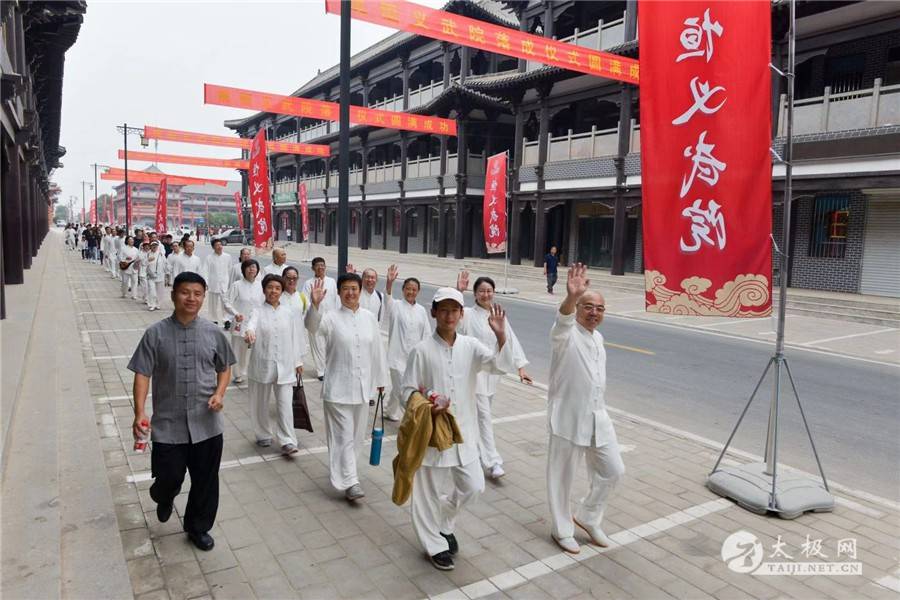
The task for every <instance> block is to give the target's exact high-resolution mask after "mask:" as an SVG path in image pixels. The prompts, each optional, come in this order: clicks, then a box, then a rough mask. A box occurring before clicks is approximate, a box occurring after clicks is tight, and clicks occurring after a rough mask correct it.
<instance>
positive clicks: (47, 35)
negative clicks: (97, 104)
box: [0, 0, 87, 318]
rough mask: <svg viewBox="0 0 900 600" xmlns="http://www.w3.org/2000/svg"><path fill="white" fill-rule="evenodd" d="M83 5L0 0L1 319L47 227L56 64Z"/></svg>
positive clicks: (57, 106) (59, 150) (58, 81)
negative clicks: (0, 33) (0, 34)
mask: <svg viewBox="0 0 900 600" xmlns="http://www.w3.org/2000/svg"><path fill="white" fill-rule="evenodd" d="M86 8H87V4H86V3H85V2H82V1H67V2H64V1H59V2H22V1H18V0H9V1H6V0H4V2H2V3H0V21H2V31H3V43H2V44H0V75H2V95H3V103H2V105H3V106H2V109H0V137H2V142H0V143H2V146H3V157H2V160H0V165H2V170H3V172H2V181H3V192H2V194H3V201H2V233H0V236H2V241H0V263H2V268H0V318H5V317H6V295H5V288H6V286H7V285H15V284H20V283H23V282H24V281H25V271H27V270H28V269H30V268H31V264H32V259H33V258H34V257H35V256H36V255H37V252H38V248H40V246H41V242H42V241H43V239H44V236H45V235H47V231H48V229H49V226H50V218H51V215H52V199H53V197H54V194H52V193H51V189H50V186H51V184H50V175H51V173H52V172H53V170H54V169H56V168H58V167H60V166H61V163H60V158H62V156H63V155H65V153H66V149H65V148H63V147H62V146H60V145H59V129H60V113H61V108H62V81H63V65H64V63H65V53H66V51H67V50H68V49H69V48H70V47H71V46H72V44H74V43H75V40H76V38H77V37H78V32H79V30H80V29H81V23H82V19H83V15H84V13H85V11H86Z"/></svg>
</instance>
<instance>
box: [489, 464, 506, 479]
mask: <svg viewBox="0 0 900 600" xmlns="http://www.w3.org/2000/svg"><path fill="white" fill-rule="evenodd" d="M504 475H506V471H504V470H503V467H501V466H500V463H497V464H496V465H494V466H493V467H491V472H490V474H489V475H488V476H489V477H490V478H491V479H493V480H495V481H496V480H497V479H500V478H501V477H503V476H504Z"/></svg>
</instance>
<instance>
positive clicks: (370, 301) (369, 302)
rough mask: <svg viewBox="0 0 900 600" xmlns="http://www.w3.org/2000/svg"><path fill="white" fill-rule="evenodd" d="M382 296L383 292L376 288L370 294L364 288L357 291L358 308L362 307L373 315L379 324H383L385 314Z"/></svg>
mask: <svg viewBox="0 0 900 600" xmlns="http://www.w3.org/2000/svg"><path fill="white" fill-rule="evenodd" d="M384 297H385V295H384V293H382V292H380V291H378V290H375V291H374V292H372V293H371V294H370V293H369V292H367V291H366V290H365V289H364V290H362V291H361V292H360V293H359V306H360V308H364V309H366V310H367V311H369V312H370V313H372V314H373V315H375V318H376V319H377V320H378V323H379V324H384V323H385V321H386V315H385V311H384Z"/></svg>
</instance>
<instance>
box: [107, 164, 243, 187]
mask: <svg viewBox="0 0 900 600" xmlns="http://www.w3.org/2000/svg"><path fill="white" fill-rule="evenodd" d="M163 177H165V178H167V179H168V180H169V183H170V184H171V185H202V184H205V183H208V184H210V185H220V186H222V187H225V186H227V185H228V182H227V181H225V180H224V179H206V178H204V177H185V176H182V175H166V174H165V173H148V172H147V171H132V170H131V169H129V170H128V181H129V183H150V184H154V185H159V182H160V180H161V179H162V178H163ZM100 179H103V180H104V181H124V180H125V170H124V169H119V168H113V169H107V170H106V172H104V173H101V174H100Z"/></svg>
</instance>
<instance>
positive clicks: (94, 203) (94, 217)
mask: <svg viewBox="0 0 900 600" xmlns="http://www.w3.org/2000/svg"><path fill="white" fill-rule="evenodd" d="M91 223H93V224H94V225H96V224H97V199H96V198H94V199H93V200H91Z"/></svg>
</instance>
